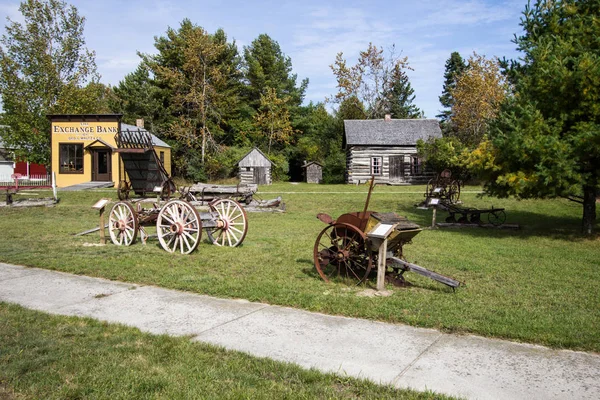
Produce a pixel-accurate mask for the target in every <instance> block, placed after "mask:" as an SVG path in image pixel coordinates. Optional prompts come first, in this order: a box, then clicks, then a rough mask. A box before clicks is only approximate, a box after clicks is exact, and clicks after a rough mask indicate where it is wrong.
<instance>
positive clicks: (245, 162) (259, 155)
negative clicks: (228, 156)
mask: <svg viewBox="0 0 600 400" xmlns="http://www.w3.org/2000/svg"><path fill="white" fill-rule="evenodd" d="M251 159H254V160H253V161H251ZM257 159H259V160H263V161H267V162H268V163H269V165H273V161H271V160H269V157H267V156H265V154H264V153H263V152H262V151H260V149H259V148H258V147H254V148H253V149H252V150H250V151H249V152H248V153H246V155H245V156H244V157H242V158H241V159H240V161H238V165H239V166H240V167H262V166H267V165H264V164H266V163H263V162H259V163H258V164H254V161H256V160H257Z"/></svg>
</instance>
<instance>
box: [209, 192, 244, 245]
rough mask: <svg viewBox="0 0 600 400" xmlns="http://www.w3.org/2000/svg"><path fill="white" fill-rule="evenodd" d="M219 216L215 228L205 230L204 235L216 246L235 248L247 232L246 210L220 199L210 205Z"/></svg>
mask: <svg viewBox="0 0 600 400" xmlns="http://www.w3.org/2000/svg"><path fill="white" fill-rule="evenodd" d="M210 208H211V210H212V211H213V212H216V213H218V214H219V217H218V219H217V227H216V228H208V229H206V234H207V235H208V238H209V239H210V241H211V242H212V243H213V244H216V245H217V246H229V247H236V246H239V245H240V244H242V242H243V241H244V238H245V237H246V233H247V232H248V217H247V216H246V210H244V208H243V207H242V206H241V205H240V203H238V202H237V201H234V200H230V199H220V200H217V201H215V202H214V203H212V204H211V205H210Z"/></svg>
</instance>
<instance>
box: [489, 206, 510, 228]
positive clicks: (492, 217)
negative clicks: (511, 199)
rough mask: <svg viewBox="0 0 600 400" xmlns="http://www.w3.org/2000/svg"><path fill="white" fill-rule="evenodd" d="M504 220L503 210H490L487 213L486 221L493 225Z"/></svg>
mask: <svg viewBox="0 0 600 400" xmlns="http://www.w3.org/2000/svg"><path fill="white" fill-rule="evenodd" d="M505 221H506V213H505V212H504V210H492V211H490V212H489V214H488V222H489V223H490V224H492V225H494V226H500V225H502V224H503V223H504V222H505Z"/></svg>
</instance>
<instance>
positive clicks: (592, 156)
mask: <svg viewBox="0 0 600 400" xmlns="http://www.w3.org/2000/svg"><path fill="white" fill-rule="evenodd" d="M598 15H600V2H598V1H597V0H561V1H556V0H539V1H537V2H536V3H535V4H534V5H533V6H532V7H529V6H527V7H526V9H525V11H524V12H523V17H522V19H521V25H522V26H523V30H524V33H523V35H522V36H519V37H517V38H516V40H515V43H516V44H517V46H518V47H517V48H518V50H520V51H521V52H522V53H523V56H522V57H521V59H520V60H521V61H520V62H518V61H513V62H512V64H511V65H512V67H511V70H510V71H509V72H510V73H511V77H513V78H512V79H513V81H514V82H515V88H514V90H515V95H514V96H513V97H512V98H510V99H509V100H508V101H507V102H506V103H505V104H504V106H503V107H502V109H501V112H500V114H499V116H498V118H497V119H496V121H495V123H494V124H493V125H492V129H491V130H490V140H491V144H493V148H492V149H491V150H490V151H487V152H479V153H480V154H482V155H483V157H482V160H483V161H481V160H480V161H477V160H476V161H477V162H476V163H475V164H477V165H478V166H479V167H480V168H481V169H482V170H483V171H484V172H485V173H486V174H487V178H488V184H487V186H486V189H487V191H488V192H489V193H492V194H497V195H501V196H507V195H514V196H517V197H519V198H544V197H557V196H561V197H567V198H569V199H571V200H573V201H576V202H578V203H581V204H582V205H583V217H582V230H583V232H584V233H586V234H591V233H592V231H593V229H594V224H595V220H596V196H597V195H598V192H599V183H600V107H599V106H598V104H599V103H598V99H600V45H599V42H598V38H599V37H600V24H598ZM486 146H487V144H486ZM486 154H487V155H486ZM488 155H489V156H488Z"/></svg>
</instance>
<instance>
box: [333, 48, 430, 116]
mask: <svg viewBox="0 0 600 400" xmlns="http://www.w3.org/2000/svg"><path fill="white" fill-rule="evenodd" d="M330 67H331V69H332V71H333V74H334V75H335V77H336V80H337V88H338V92H337V93H336V94H335V96H334V97H333V98H331V99H328V100H329V101H332V102H335V103H339V104H342V103H345V102H347V101H348V100H349V99H358V101H359V102H361V103H362V104H363V105H364V109H365V111H366V117H367V118H369V119H370V118H383V116H384V115H385V114H391V115H393V116H394V117H395V118H418V117H421V116H422V112H421V111H420V110H419V109H418V108H417V107H416V106H415V105H414V104H412V102H413V101H414V97H415V96H414V90H413V89H412V87H411V86H410V82H409V80H408V76H407V75H406V71H407V70H410V69H411V68H410V66H409V64H408V57H399V56H397V55H396V54H395V49H394V47H392V49H391V50H390V54H389V55H388V57H387V58H386V57H385V55H384V51H383V49H382V48H379V47H377V46H375V45H373V44H372V43H369V47H368V48H367V50H365V51H361V52H360V55H359V58H358V62H357V63H356V64H355V65H353V66H349V65H348V63H347V61H346V59H344V55H343V53H341V52H340V53H338V54H337V56H336V58H335V62H334V63H333V64H332V65H331V66H330Z"/></svg>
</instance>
